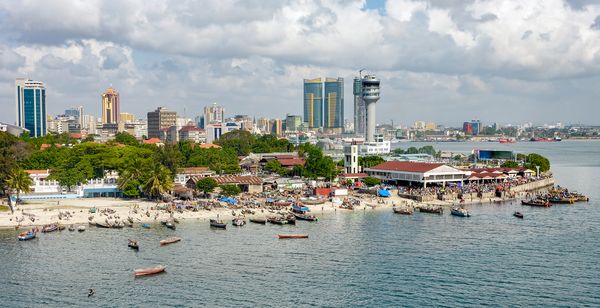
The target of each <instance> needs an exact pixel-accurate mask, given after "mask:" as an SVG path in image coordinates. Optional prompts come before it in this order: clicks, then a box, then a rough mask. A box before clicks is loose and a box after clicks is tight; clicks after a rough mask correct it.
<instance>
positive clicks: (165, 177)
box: [144, 164, 173, 199]
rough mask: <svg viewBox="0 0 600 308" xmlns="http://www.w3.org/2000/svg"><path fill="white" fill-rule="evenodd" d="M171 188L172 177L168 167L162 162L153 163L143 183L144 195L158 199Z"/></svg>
mask: <svg viewBox="0 0 600 308" xmlns="http://www.w3.org/2000/svg"><path fill="white" fill-rule="evenodd" d="M171 189H173V178H172V176H171V172H170V171H169V169H167V168H166V167H165V166H163V165H162V164H156V165H154V167H153V168H152V169H151V171H150V175H149V178H148V180H147V181H146V183H144V192H145V193H146V195H147V196H148V197H150V198H151V199H158V198H160V197H161V196H162V195H163V194H164V193H166V192H168V191H170V190H171Z"/></svg>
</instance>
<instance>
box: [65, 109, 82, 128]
mask: <svg viewBox="0 0 600 308" xmlns="http://www.w3.org/2000/svg"><path fill="white" fill-rule="evenodd" d="M65 116H67V117H73V119H74V120H75V122H77V123H78V124H79V125H82V126H83V123H82V117H83V106H78V107H71V108H69V109H66V110H65Z"/></svg>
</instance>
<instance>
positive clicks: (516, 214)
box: [513, 212, 523, 219]
mask: <svg viewBox="0 0 600 308" xmlns="http://www.w3.org/2000/svg"><path fill="white" fill-rule="evenodd" d="M513 216H515V217H517V218H521V219H523V213H521V212H514V213H513Z"/></svg>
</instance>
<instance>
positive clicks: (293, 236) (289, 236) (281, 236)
mask: <svg viewBox="0 0 600 308" xmlns="http://www.w3.org/2000/svg"><path fill="white" fill-rule="evenodd" d="M277 237H278V238H279V239H281V240H284V239H301V238H308V234H278V235H277Z"/></svg>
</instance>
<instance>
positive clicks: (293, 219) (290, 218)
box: [285, 214, 296, 225]
mask: <svg viewBox="0 0 600 308" xmlns="http://www.w3.org/2000/svg"><path fill="white" fill-rule="evenodd" d="M285 220H286V221H287V223H288V224H290V225H295V224H296V216H294V214H288V215H286V216H285Z"/></svg>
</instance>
